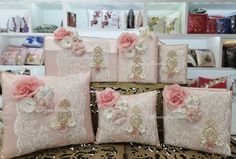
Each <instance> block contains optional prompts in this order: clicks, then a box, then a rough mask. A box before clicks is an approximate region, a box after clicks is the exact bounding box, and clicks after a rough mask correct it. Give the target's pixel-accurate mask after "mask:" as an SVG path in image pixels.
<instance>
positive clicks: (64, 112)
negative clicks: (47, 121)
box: [51, 99, 75, 132]
mask: <svg viewBox="0 0 236 159" xmlns="http://www.w3.org/2000/svg"><path fill="white" fill-rule="evenodd" d="M70 106H71V103H70V101H68V100H67V99H64V100H62V101H61V102H60V103H59V107H60V108H61V110H59V111H58V113H57V116H56V117H55V118H54V119H53V120H52V122H51V127H52V128H53V129H58V130H60V131H61V132H65V131H66V130H67V129H68V128H70V127H73V126H75V120H74V118H73V114H72V112H71V110H69V108H70Z"/></svg>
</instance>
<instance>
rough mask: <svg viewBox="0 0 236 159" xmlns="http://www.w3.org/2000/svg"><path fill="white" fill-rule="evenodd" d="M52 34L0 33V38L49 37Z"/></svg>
mask: <svg viewBox="0 0 236 159" xmlns="http://www.w3.org/2000/svg"><path fill="white" fill-rule="evenodd" d="M50 35H53V33H0V36H5V37H28V36H50Z"/></svg>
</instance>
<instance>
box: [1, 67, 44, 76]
mask: <svg viewBox="0 0 236 159" xmlns="http://www.w3.org/2000/svg"><path fill="white" fill-rule="evenodd" d="M25 69H28V70H30V74H31V75H37V76H45V66H34V65H0V71H6V70H13V71H16V70H17V71H19V70H25Z"/></svg>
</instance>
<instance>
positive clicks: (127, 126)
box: [96, 88, 160, 146]
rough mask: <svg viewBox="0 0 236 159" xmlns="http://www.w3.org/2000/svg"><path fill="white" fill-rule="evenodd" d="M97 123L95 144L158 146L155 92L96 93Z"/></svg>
mask: <svg viewBox="0 0 236 159" xmlns="http://www.w3.org/2000/svg"><path fill="white" fill-rule="evenodd" d="M96 97H97V102H98V111H99V121H98V130H97V135H96V142H97V143H99V144H100V143H112V142H135V143H142V144H150V145H158V146H159V145H160V144H159V138H158V130H157V118H156V100H157V91H152V92H147V93H141V94H137V95H120V94H119V92H116V91H114V90H113V89H111V88H106V89H105V90H104V91H97V92H96Z"/></svg>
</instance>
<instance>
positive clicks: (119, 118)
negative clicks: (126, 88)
mask: <svg viewBox="0 0 236 159" xmlns="http://www.w3.org/2000/svg"><path fill="white" fill-rule="evenodd" d="M112 121H113V123H114V124H116V125H122V124H124V123H125V122H126V121H127V113H126V112H125V111H123V110H120V109H116V110H115V112H114V114H113V116H112Z"/></svg>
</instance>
